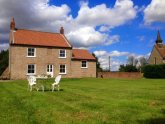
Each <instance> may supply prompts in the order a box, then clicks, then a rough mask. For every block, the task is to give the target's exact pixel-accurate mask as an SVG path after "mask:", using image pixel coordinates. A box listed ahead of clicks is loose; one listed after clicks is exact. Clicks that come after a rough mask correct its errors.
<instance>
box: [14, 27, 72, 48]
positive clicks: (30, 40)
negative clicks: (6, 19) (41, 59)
mask: <svg viewBox="0 0 165 124" xmlns="http://www.w3.org/2000/svg"><path fill="white" fill-rule="evenodd" d="M14 44H19V45H20V44H21V45H37V46H53V47H68V48H69V47H70V48H71V45H70V44H69V42H68V40H67V39H66V38H65V36H64V35H62V34H60V33H50V32H40V31H32V30H25V29H17V30H16V31H14Z"/></svg>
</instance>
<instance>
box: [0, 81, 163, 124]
mask: <svg viewBox="0 0 165 124" xmlns="http://www.w3.org/2000/svg"><path fill="white" fill-rule="evenodd" d="M51 82H52V81H51V80H49V81H48V82H47V89H46V91H45V92H42V91H39V92H37V91H32V92H29V91H28V90H27V81H22V80H19V81H9V82H5V81H4V82H3V81H1V82H0V124H68V123H69V124H70V123H71V124H81V123H83V124H106V123H107V124H165V79H139V80H125V79H95V78H85V79H62V81H61V87H60V89H61V90H60V91H55V92H51V91H49V89H50V88H49V87H50V84H51Z"/></svg>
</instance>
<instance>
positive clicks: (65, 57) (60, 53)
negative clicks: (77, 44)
mask: <svg viewBox="0 0 165 124" xmlns="http://www.w3.org/2000/svg"><path fill="white" fill-rule="evenodd" d="M62 50H64V54H65V56H61V54H62V53H61V51H62ZM59 58H66V49H60V50H59Z"/></svg>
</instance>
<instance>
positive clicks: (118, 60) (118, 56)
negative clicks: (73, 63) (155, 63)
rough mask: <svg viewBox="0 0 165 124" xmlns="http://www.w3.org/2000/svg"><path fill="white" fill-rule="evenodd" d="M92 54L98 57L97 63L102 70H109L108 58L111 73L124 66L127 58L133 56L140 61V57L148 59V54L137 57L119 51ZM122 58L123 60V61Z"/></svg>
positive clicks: (100, 51) (133, 54)
mask: <svg viewBox="0 0 165 124" xmlns="http://www.w3.org/2000/svg"><path fill="white" fill-rule="evenodd" d="M94 54H95V55H96V56H97V57H98V61H99V62H100V64H101V67H102V68H103V69H109V57H110V67H111V71H118V69H119V67H120V65H123V64H126V63H127V59H128V57H129V56H133V57H134V58H136V59H138V60H139V59H140V58H141V57H145V58H146V59H148V54H146V55H139V54H135V53H129V52H121V51H117V50H114V51H111V52H107V51H105V50H99V51H94ZM123 58H124V60H123Z"/></svg>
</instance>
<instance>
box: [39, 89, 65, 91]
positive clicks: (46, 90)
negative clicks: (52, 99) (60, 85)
mask: <svg viewBox="0 0 165 124" xmlns="http://www.w3.org/2000/svg"><path fill="white" fill-rule="evenodd" d="M59 91H64V89H60V90H59ZM59 91H58V90H54V92H59ZM38 92H43V90H42V89H39V90H38ZM44 92H52V90H51V89H45V90H44Z"/></svg>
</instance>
